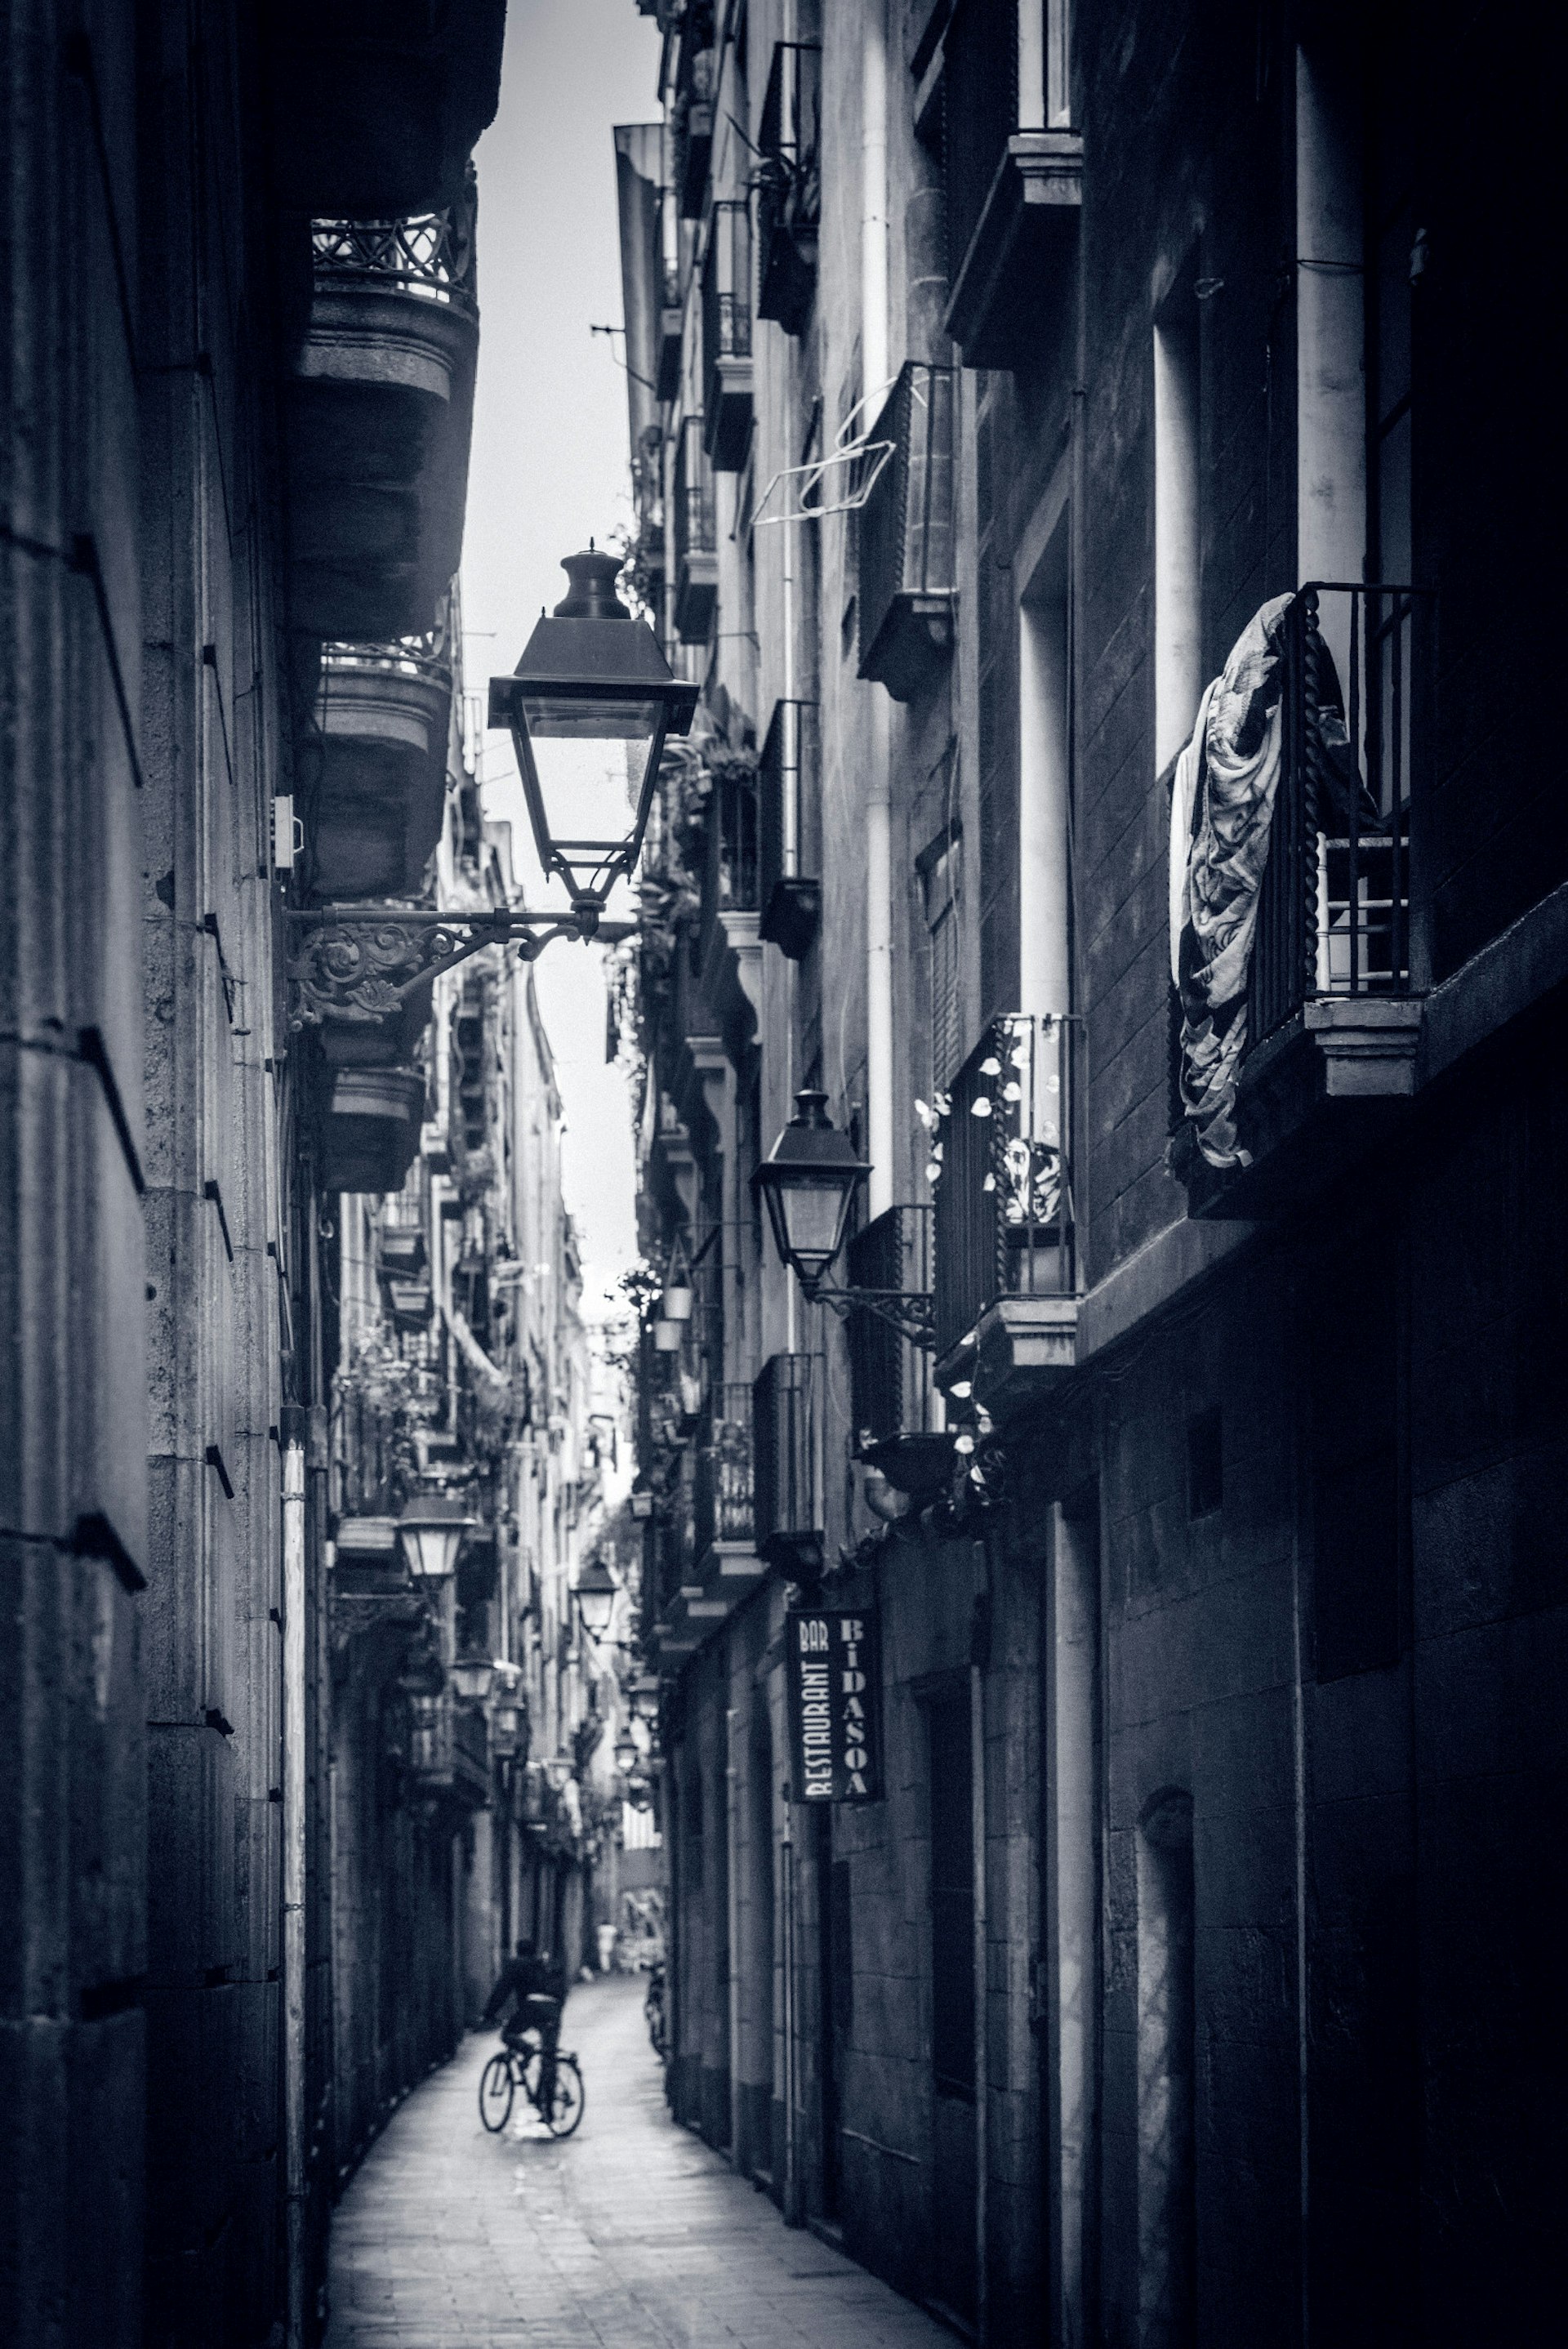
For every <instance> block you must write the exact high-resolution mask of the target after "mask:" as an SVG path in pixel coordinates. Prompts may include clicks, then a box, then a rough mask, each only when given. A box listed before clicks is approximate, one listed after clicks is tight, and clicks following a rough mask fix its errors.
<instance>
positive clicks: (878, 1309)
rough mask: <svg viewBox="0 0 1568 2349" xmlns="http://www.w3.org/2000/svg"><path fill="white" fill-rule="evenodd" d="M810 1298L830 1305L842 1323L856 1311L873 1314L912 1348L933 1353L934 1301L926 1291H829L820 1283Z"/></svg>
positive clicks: (860, 1289)
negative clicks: (919, 1348)
mask: <svg viewBox="0 0 1568 2349" xmlns="http://www.w3.org/2000/svg"><path fill="white" fill-rule="evenodd" d="M809 1295H810V1299H811V1300H812V1302H813V1303H818V1304H822V1305H828V1306H830V1307H831V1308H832V1309H833V1311H834V1312H835V1313H836V1314H837V1315H838V1317H839V1319H840V1320H841V1321H847V1320H848V1319H849V1318H850V1316H851V1313H853V1312H854V1311H855V1310H856V1309H860V1310H861V1311H863V1312H867V1313H874V1314H875V1315H876V1317H877V1319H879V1320H880V1321H885V1322H887V1323H888V1325H889V1327H890V1328H892V1329H894V1330H897V1331H898V1333H899V1336H900V1337H901V1338H907V1339H908V1340H909V1341H910V1343H911V1344H912V1345H914V1346H920V1347H922V1348H923V1350H925V1351H926V1352H927V1353H934V1352H935V1350H936V1301H935V1299H934V1297H933V1295H932V1293H931V1291H930V1290H929V1289H928V1288H830V1287H829V1286H828V1284H827V1282H826V1281H819V1282H818V1283H817V1286H816V1287H815V1288H813V1289H811V1290H810V1291H809Z"/></svg>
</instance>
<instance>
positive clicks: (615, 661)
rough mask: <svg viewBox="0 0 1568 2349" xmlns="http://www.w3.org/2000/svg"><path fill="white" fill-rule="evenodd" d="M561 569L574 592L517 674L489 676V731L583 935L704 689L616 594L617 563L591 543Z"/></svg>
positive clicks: (543, 621)
mask: <svg viewBox="0 0 1568 2349" xmlns="http://www.w3.org/2000/svg"><path fill="white" fill-rule="evenodd" d="M620 569H621V565H620V562H619V559H618V558H617V557H616V556H615V555H613V554H601V553H599V552H598V551H597V550H596V549H595V547H594V545H593V541H592V540H590V541H589V543H588V549H587V552H586V553H585V554H569V555H567V556H565V558H564V559H563V561H562V570H563V571H564V572H565V574H566V575H567V578H568V579H569V580H570V582H571V590H570V593H569V594H568V595H567V596H566V597H565V599H564V601H563V602H562V603H560V604H558V605H556V607H555V609H554V611H553V613H552V614H549V615H545V614H543V613H542V614H541V615H540V618H539V622H538V625H537V626H536V627H535V628H534V631H533V634H532V635H531V636H530V638H529V640H528V643H527V645H526V647H524V650H523V655H522V658H521V660H520V661H519V663H518V665H517V670H516V673H515V675H513V676H511V677H498V678H491V679H490V724H491V725H492V726H505V727H509V728H510V729H511V739H512V743H513V747H514V748H515V750H516V751H517V765H518V772H519V773H520V775H521V778H522V789H523V796H524V798H525V799H526V800H527V802H528V813H529V820H530V822H531V824H532V826H533V838H534V844H535V846H536V847H537V848H538V851H539V861H540V864H542V867H543V868H544V872H545V874H546V875H547V876H550V877H552V878H554V879H556V880H558V881H561V882H562V883H563V884H564V885H565V888H566V891H567V895H569V896H570V898H571V900H572V912H573V920H574V922H575V923H576V926H577V928H578V931H579V933H580V935H581V936H583V937H585V938H586V937H592V936H593V933H594V931H595V930H596V929H597V927H598V926H599V918H600V916H601V915H602V914H603V910H604V902H605V899H606V898H607V897H608V896H609V894H610V891H611V889H612V887H613V886H614V883H615V882H616V881H617V880H618V879H620V878H621V877H622V876H623V875H625V876H627V877H628V878H629V877H630V875H631V874H632V872H633V871H634V868H635V865H636V862H637V857H638V855H639V854H640V852H641V849H642V845H643V833H644V832H645V829H646V827H647V821H648V811H649V809H650V807H651V806H652V805H653V798H654V786H655V783H656V781H658V772H659V754H660V752H661V751H662V750H663V749H664V743H665V735H666V734H684V733H686V730H688V728H689V727H690V725H691V720H692V712H693V710H694V709H696V696H697V688H696V686H695V685H688V684H686V682H685V681H684V680H683V679H682V678H677V677H676V675H675V674H674V673H673V671H672V670H671V668H670V666H669V663H668V662H667V661H666V660H665V657H664V655H663V653H662V652H661V651H660V650H659V647H658V640H657V638H656V637H655V635H654V632H653V630H652V629H651V628H650V627H649V626H648V625H647V623H646V621H645V620H635V619H634V618H633V617H632V615H631V613H630V612H629V611H628V610H627V609H626V606H625V605H624V604H623V603H622V602H621V600H620V598H619V597H618V596H617V595H616V593H615V581H616V577H617V575H618V574H619V572H620Z"/></svg>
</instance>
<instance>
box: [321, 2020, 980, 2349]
mask: <svg viewBox="0 0 1568 2349" xmlns="http://www.w3.org/2000/svg"><path fill="white" fill-rule="evenodd" d="M495 2044H496V2041H495V2035H494V2033H491V2032H480V2033H477V2034H470V2036H469V2038H467V2039H466V2040H465V2041H464V2042H463V2044H462V2046H461V2047H460V2048H459V2051H458V2054H456V2056H455V2057H454V2058H453V2060H452V2061H451V2062H450V2063H449V2064H446V2065H445V2066H443V2068H442V2069H441V2070H440V2071H438V2072H437V2073H436V2074H435V2075H433V2076H432V2077H431V2078H430V2079H428V2081H426V2083H425V2084H424V2085H423V2086H422V2087H419V2088H417V2089H416V2090H415V2091H414V2093H413V2095H411V2096H410V2097H409V2098H408V2100H407V2103H406V2104H405V2105H404V2106H402V2108H401V2110H400V2111H399V2112H398V2113H397V2116H396V2117H395V2118H394V2119H393V2121H392V2122H391V2123H390V2125H389V2126H388V2127H387V2129H386V2131H385V2132H384V2134H383V2135H382V2136H381V2137H379V2138H377V2142H376V2144H375V2145H374V2146H373V2147H372V2148H371V2150H370V2152H369V2153H368V2155H367V2156H366V2159H365V2162H364V2164H363V2166H362V2167H361V2168H360V2169H359V2171H358V2173H357V2174H356V2177H355V2179H354V2181H353V2184H352V2185H351V2186H350V2187H349V2189H348V2191H347V2193H346V2195H345V2197H344V2199H343V2202H342V2204H341V2206H340V2208H339V2210H338V2213H337V2217H336V2220H335V2225H334V2228H333V2238H332V2241H333V2261H332V2312H333V2315H332V2325H331V2329H330V2331H329V2332H328V2334H327V2349H500V2344H503V2343H505V2344H511V2343H514V2342H527V2343H529V2344H531V2349H597V2344H600V2343H604V2344H606V2349H608V2344H614V2349H640V2345H641V2344H649V2349H655V2344H656V2349H666V2344H676V2343H679V2344H686V2343H689V2344H693V2349H697V2344H709V2343H737V2344H744V2349H832V2344H838V2343H841V2342H846V2341H849V2340H851V2339H853V2340H854V2341H856V2342H857V2343H858V2344H861V2349H914V2344H917V2343H922V2342H933V2343H934V2342H939V2341H943V2340H945V2339H947V2338H948V2336H947V2334H946V2333H944V2331H943V2329H942V2327H941V2326H939V2325H937V2324H936V2323H934V2322H933V2320H932V2319H931V2318H930V2317H928V2316H925V2315H923V2313H922V2312H921V2311H920V2310H919V2309H917V2308H914V2307H913V2306H912V2305H911V2304H910V2302H907V2301H903V2300H901V2299H900V2298H899V2297H898V2295H897V2293H896V2292H891V2291H890V2290H889V2289H888V2287H887V2285H886V2284H883V2283H880V2282H878V2281H877V2280H876V2278H875V2277H874V2276H871V2275H868V2274H867V2272H866V2271H865V2270H864V2269H863V2268H861V2267H857V2266H856V2265H855V2263H854V2262H853V2261H851V2260H847V2259H845V2258H844V2257H843V2256H842V2255H841V2253H840V2252H838V2251H834V2250H833V2249H832V2248H831V2247H830V2245H829V2244H827V2243H825V2242H823V2241H821V2240H820V2239H819V2238H818V2237H816V2236H815V2235H812V2234H809V2233H807V2232H804V2231H799V2232H797V2231H795V2230H791V2229H789V2228H786V2227H785V2225H784V2224H783V2221H782V2220H780V2218H779V2213H778V2211H777V2210H776V2209H775V2208H774V2206H773V2204H772V2203H771V2202H770V2201H769V2200H768V2199H767V2197H766V2196H765V2195H763V2194H761V2193H759V2192H758V2190H757V2189H756V2188H755V2187H753V2186H751V2185H750V2184H748V2182H747V2181H746V2180H745V2179H743V2178H738V2177H737V2176H736V2175H735V2174H734V2172H733V2171H732V2170H731V2169H730V2168H729V2167H728V2165H727V2163H726V2162H725V2161H723V2160H722V2159H721V2158H719V2156H718V2155H717V2154H714V2153H710V2152H709V2151H708V2149H707V2147H706V2146H705V2145H704V2144H703V2142H702V2140H701V2138H700V2137H696V2136H695V2135H694V2134H692V2133H691V2132H689V2131H687V2130H686V2129H684V2128H681V2127H678V2126H677V2124H676V2123H675V2122H674V2121H672V2120H671V2118H670V2116H669V2113H668V2111H667V2108H666V2106H665V2098H664V2084H663V2080H662V2077H661V2075H660V2070H659V2065H658V2062H657V2060H656V2058H655V2056H654V2055H653V2054H652V2053H651V2051H650V2049H649V2047H648V2044H647V2039H646V2036H645V2031H644V2025H643V2013H642V1984H641V1982H640V1980H633V1979H631V1978H629V1977H627V1976H624V1975H619V1976H612V1977H610V1978H609V1979H608V1980H607V1981H604V1982H593V1983H591V1984H588V1985H585V1986H584V1987H583V1988H582V1989H580V1990H577V1991H574V1992H573V1995H572V1999H571V2001H570V2002H569V2005H568V2008H567V2013H566V2017H565V2022H564V2024H563V2027H562V2046H564V2047H570V2048H573V2049H575V2051H576V2053H577V2055H578V2057H579V2060H580V2061H581V2064H582V2066H583V2078H584V2081H585V2082H586V2085H587V2095H586V2105H585V2110H584V2113H583V2123H582V2127H581V2128H580V2129H579V2130H578V2133H577V2135H576V2136H575V2137H572V2138H569V2139H568V2140H567V2141H566V2142H565V2143H563V2144H557V2143H556V2142H555V2141H554V2140H553V2139H552V2138H550V2137H544V2136H543V2134H542V2131H541V2130H540V2126H539V2123H538V2122H537V2121H536V2120H534V2119H533V2116H532V2115H531V2114H530V2115H529V2116H528V2120H527V2122H526V2124H525V2123H522V2122H521V2121H520V2119H519V2116H518V2115H517V2114H516V2113H514V2114H513V2116H512V2119H511V2124H510V2125H509V2127H507V2128H506V2129H505V2130H504V2131H503V2133H502V2134H501V2135H500V2136H499V2137H490V2136H489V2135H487V2133H486V2131H485V2130H484V2128H483V2127H481V2125H480V2117H479V2104H478V2094H477V2091H478V2084H479V2076H480V2070H481V2069H482V2067H483V2065H484V2063H485V2061H486V2059H487V2057H488V2056H489V2055H490V2054H491V2052H492V2050H493V2048H494V2046H495ZM521 2132H526V2133H521Z"/></svg>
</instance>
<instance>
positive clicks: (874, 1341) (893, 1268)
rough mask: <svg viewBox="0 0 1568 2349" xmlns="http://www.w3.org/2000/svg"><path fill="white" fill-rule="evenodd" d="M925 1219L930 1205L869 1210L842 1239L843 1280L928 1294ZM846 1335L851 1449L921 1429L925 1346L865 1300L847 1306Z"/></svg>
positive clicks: (927, 1412)
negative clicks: (863, 1222)
mask: <svg viewBox="0 0 1568 2349" xmlns="http://www.w3.org/2000/svg"><path fill="white" fill-rule="evenodd" d="M932 1221H933V1210H932V1209H931V1208H930V1207H889V1208H887V1209H886V1210H885V1211H884V1212H883V1213H882V1215H880V1216H873V1217H872V1221H871V1222H870V1223H869V1224H867V1226H865V1228H864V1230H863V1231H859V1232H857V1233H856V1234H855V1237H854V1238H853V1239H852V1240H851V1242H850V1246H849V1252H848V1258H847V1265H846V1277H847V1279H848V1282H849V1286H850V1287H851V1288H862V1289H880V1290H882V1291H883V1292H892V1294H894V1295H897V1296H903V1297H919V1296H925V1297H929V1296H930V1294H931V1284H932V1257H933V1247H932ZM849 1337H850V1409H851V1418H852V1420H853V1423H854V1438H855V1448H856V1450H857V1451H858V1452H861V1453H866V1452H870V1451H872V1449H873V1448H874V1447H875V1446H876V1445H878V1444H891V1443H895V1442H897V1441H898V1440H899V1439H900V1438H901V1437H903V1436H909V1435H924V1434H927V1433H930V1432H931V1430H932V1428H933V1425H934V1416H935V1413H934V1391H933V1388H932V1382H931V1354H930V1350H929V1349H928V1348H927V1347H924V1346H922V1345H921V1344H919V1343H918V1341H917V1340H916V1339H915V1338H914V1337H913V1336H912V1335H910V1334H909V1333H908V1332H907V1331H906V1330H904V1329H902V1328H901V1327H900V1326H899V1325H898V1322H897V1321H896V1320H895V1319H893V1318H892V1317H891V1316H889V1315H888V1314H886V1313H882V1312H877V1311H875V1310H873V1309H872V1308H871V1307H869V1306H861V1307H858V1308H856V1309H854V1310H853V1311H851V1315H850V1321H849Z"/></svg>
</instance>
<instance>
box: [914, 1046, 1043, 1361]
mask: <svg viewBox="0 0 1568 2349" xmlns="http://www.w3.org/2000/svg"><path fill="white" fill-rule="evenodd" d="M1076 1026H1077V1022H1076V1021H1075V1020H1074V1019H1070V1018H1068V1017H1066V1016H1065V1015H1062V1014H1058V1013H1056V1012H1046V1013H1041V1014H1035V1013H1031V1012H1025V1011H1016V1012H1007V1013H1006V1014H1004V1016H1003V1017H1002V1018H1001V1019H995V1020H993V1021H992V1022H991V1025H990V1026H989V1027H988V1028H987V1030H985V1034H984V1036H982V1038H981V1040H980V1041H979V1043H978V1044H977V1045H976V1046H975V1050H974V1051H973V1052H971V1053H970V1055H969V1058H968V1059H967V1061H965V1063H964V1066H963V1068H962V1069H961V1070H960V1071H959V1072H958V1075H957V1077H956V1079H955V1080H954V1086H953V1092H952V1093H951V1095H950V1097H949V1100H948V1102H947V1106H946V1111H945V1114H944V1116H943V1117H942V1119H941V1122H940V1132H939V1146H940V1150H941V1159H940V1174H939V1175H938V1179H937V1186H936V1282H935V1288H936V1298H935V1307H936V1314H935V1319H936V1351H937V1354H938V1356H939V1357H940V1356H941V1355H943V1354H945V1353H946V1352H948V1351H949V1350H950V1349H951V1348H952V1347H954V1346H956V1345H958V1344H960V1343H961V1342H962V1341H963V1340H965V1339H966V1338H967V1337H968V1336H969V1335H970V1334H971V1333H972V1331H973V1330H974V1329H975V1324H976V1323H977V1322H978V1320H979V1319H980V1316H981V1315H982V1314H983V1313H984V1312H985V1309H986V1308H987V1307H988V1306H991V1305H994V1304H995V1303H996V1301H997V1300H998V1299H1000V1298H1003V1297H1071V1296H1074V1295H1075V1294H1076V1293H1077V1288H1078V1255H1077V1235H1076V1225H1075V1215H1074V1205H1073V1184H1072V1158H1071V1140H1072V1133H1073V1112H1074V1094H1075V1086H1074V1050H1073V1036H1074V1031H1075V1030H1076Z"/></svg>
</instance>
